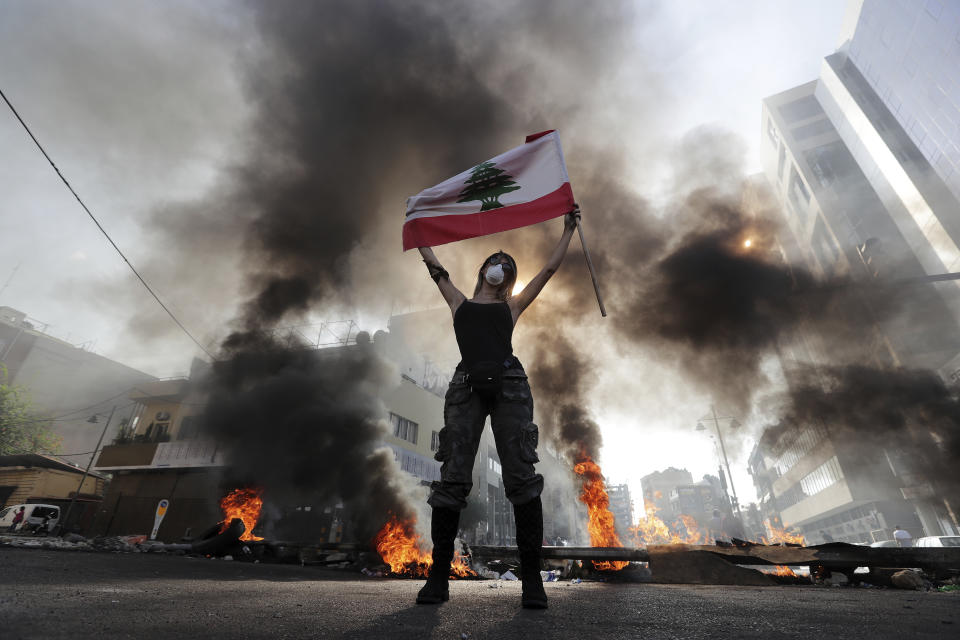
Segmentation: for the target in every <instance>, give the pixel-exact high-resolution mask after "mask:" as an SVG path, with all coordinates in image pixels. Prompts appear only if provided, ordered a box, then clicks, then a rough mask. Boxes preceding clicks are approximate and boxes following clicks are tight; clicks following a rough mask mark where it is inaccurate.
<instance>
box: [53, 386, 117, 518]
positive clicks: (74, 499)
mask: <svg viewBox="0 0 960 640" xmlns="http://www.w3.org/2000/svg"><path fill="white" fill-rule="evenodd" d="M116 410H117V405H113V408H112V409H110V415H109V416H107V423H106V424H105V425H103V431H101V432H100V439H99V440H97V446H96V447H94V449H93V455H92V456H90V462H88V463H87V468H86V469H85V470H84V472H83V475H82V476H80V484H79V485H77V490H76V491H75V492H74V493H73V497H72V498H70V504H69V505H67V513H66V515H64V516H63V520H61V521H60V535H63V534H64V533H66V528H67V523H68V522H69V521H70V513H71V512H72V511H73V505H74V504H75V503H76V502H77V496H79V495H80V491H81V490H82V489H83V483H84V481H85V480H86V479H87V476H88V475H90V467H92V466H93V461H94V460H95V459H96V457H97V452H98V451H100V445H101V444H102V443H103V437H104V436H105V435H107V429H108V428H109V427H110V421H111V420H113V412H114V411H116ZM87 422H93V423H96V422H97V415H96V414H94V415H92V416H90V418H89V419H88V420H87Z"/></svg>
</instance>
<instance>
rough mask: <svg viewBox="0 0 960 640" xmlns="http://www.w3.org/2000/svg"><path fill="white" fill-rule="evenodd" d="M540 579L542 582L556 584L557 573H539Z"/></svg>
mask: <svg viewBox="0 0 960 640" xmlns="http://www.w3.org/2000/svg"><path fill="white" fill-rule="evenodd" d="M540 579H541V580H543V581H544V582H556V581H557V572H556V571H541V572H540Z"/></svg>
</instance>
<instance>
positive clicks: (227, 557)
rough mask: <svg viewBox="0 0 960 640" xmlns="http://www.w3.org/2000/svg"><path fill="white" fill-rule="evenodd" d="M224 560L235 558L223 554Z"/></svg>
mask: <svg viewBox="0 0 960 640" xmlns="http://www.w3.org/2000/svg"><path fill="white" fill-rule="evenodd" d="M223 559H224V560H233V556H223Z"/></svg>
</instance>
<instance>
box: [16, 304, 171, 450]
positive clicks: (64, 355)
mask: <svg viewBox="0 0 960 640" xmlns="http://www.w3.org/2000/svg"><path fill="white" fill-rule="evenodd" d="M0 364H2V366H3V368H4V369H5V370H6V376H7V382H8V383H12V384H15V385H17V386H19V387H22V388H24V389H25V390H26V391H27V394H28V395H29V398H30V402H31V404H32V405H33V407H34V409H35V411H36V412H37V413H39V414H41V415H45V416H50V417H52V418H54V419H53V420H52V421H51V422H50V428H51V430H52V431H53V433H54V434H55V435H56V436H57V437H59V439H60V451H58V452H57V453H58V454H66V455H64V457H65V458H66V459H68V460H69V461H70V462H71V463H73V464H76V465H77V466H80V467H85V466H86V465H87V463H88V462H89V461H90V457H91V456H92V455H93V450H94V448H96V444H97V440H98V438H99V437H100V433H101V427H99V426H97V425H95V424H91V423H90V422H88V419H89V418H90V416H91V415H93V414H98V413H107V412H109V411H110V409H111V407H113V406H114V405H115V404H118V403H120V404H129V403H128V402H127V400H126V394H127V391H128V390H130V389H132V388H134V387H136V386H137V385H139V384H142V383H147V382H150V381H152V380H156V378H155V377H154V376H151V375H148V374H146V373H143V372H142V371H137V370H136V369H133V368H131V367H128V366H126V365H123V364H120V363H119V362H115V361H113V360H110V359H109V358H105V357H103V356H101V355H98V354H96V353H93V352H92V351H89V350H87V349H86V348H84V346H83V345H81V346H74V345H73V344H71V343H69V342H67V341H65V340H61V339H59V338H56V337H54V336H52V335H50V334H49V333H47V332H46V330H45V329H44V327H43V325H42V324H41V323H39V322H37V321H32V320H31V319H30V318H28V317H27V315H26V314H25V313H23V312H22V311H17V310H16V309H12V308H10V307H0ZM120 422H121V420H120V417H119V416H118V419H117V420H115V421H114V422H113V423H112V424H111V425H110V432H109V433H107V437H108V438H112V437H114V436H115V435H116V434H117V432H118V430H119V428H120ZM17 453H30V452H27V451H24V452H17Z"/></svg>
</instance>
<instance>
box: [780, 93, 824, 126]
mask: <svg viewBox="0 0 960 640" xmlns="http://www.w3.org/2000/svg"><path fill="white" fill-rule="evenodd" d="M779 111H780V115H781V116H783V119H784V120H785V121H786V123H787V124H793V123H794V122H799V121H800V120H807V119H808V118H812V117H814V116H816V115H819V114H821V113H823V109H821V108H820V103H819V102H817V99H816V98H815V97H813V96H812V95H810V96H804V97H802V98H800V99H799V100H794V101H793V102H788V103H787V104H784V105H781V106H780V107H779Z"/></svg>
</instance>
